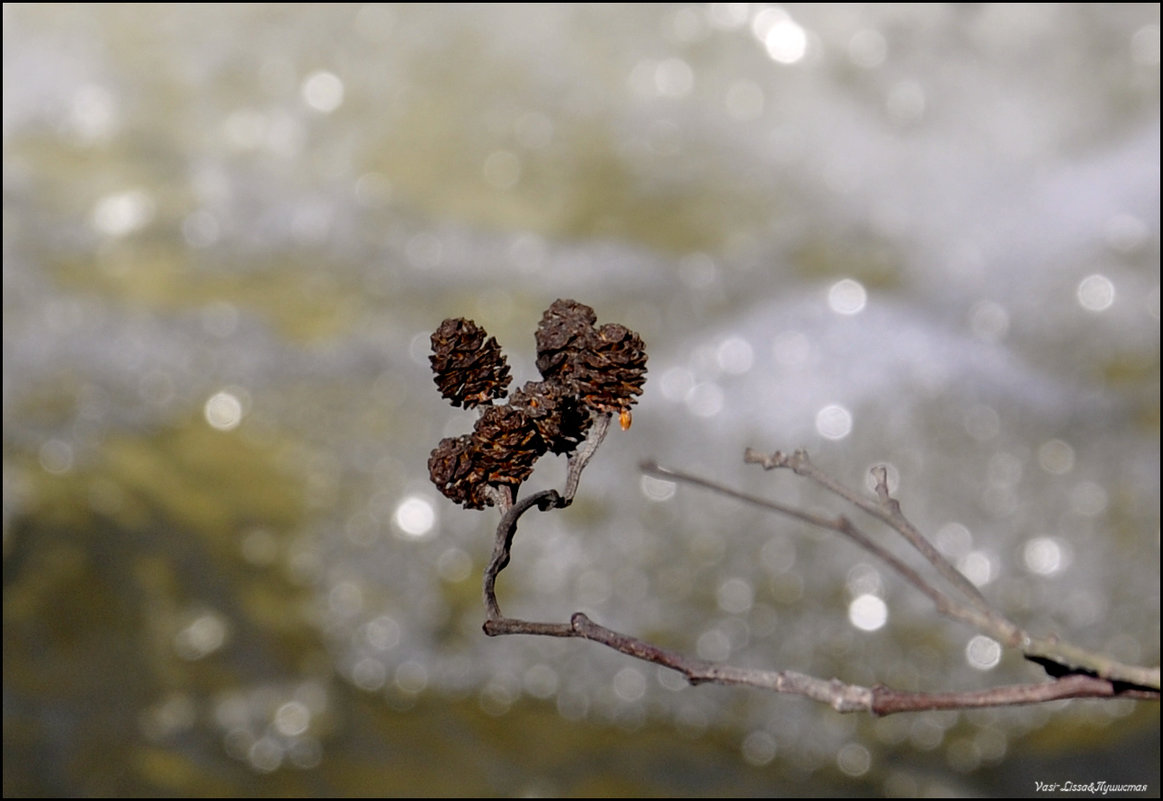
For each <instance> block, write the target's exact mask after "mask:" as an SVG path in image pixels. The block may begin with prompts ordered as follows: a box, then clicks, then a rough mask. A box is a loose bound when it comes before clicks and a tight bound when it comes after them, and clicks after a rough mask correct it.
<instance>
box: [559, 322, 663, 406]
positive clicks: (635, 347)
mask: <svg viewBox="0 0 1163 801" xmlns="http://www.w3.org/2000/svg"><path fill="white" fill-rule="evenodd" d="M645 347H646V346H645V345H644V344H643V343H642V337H640V336H638V334H636V333H634V332H633V331H631V330H630V329H629V328H627V327H626V326H624V325H619V324H618V323H606V324H605V325H603V326H602V327H601V328H599V329H598V330H597V333H596V335H595V336H594V337H593V339H592V340H591V341H590V348H589V349H588V350H586V351H584V352H582V353H581V354H580V355H579V357H578V359H577V362H576V366H575V371H574V380H575V381H576V382H577V387H578V392H579V394H580V396H581V401H582V403H584V404H585V405H586V406H588V407H590V408H591V409H594V410H595V411H598V412H609V413H613V414H621V413H623V412H628V411H629V410H630V407H631V406H633V405H634V404H635V403H637V402H638V399H637V397H636V396H637V395H641V394H642V385H643V384H645V383H646V350H645Z"/></svg>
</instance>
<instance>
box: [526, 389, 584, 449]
mask: <svg viewBox="0 0 1163 801" xmlns="http://www.w3.org/2000/svg"><path fill="white" fill-rule="evenodd" d="M509 403H510V404H512V405H513V406H514V407H515V408H517V409H520V410H521V411H522V412H524V413H525V416H526V417H527V418H528V419H529V421H530V422H532V423H533V425H534V426H535V427H536V428H537V433H538V434H540V435H541V439H542V440H544V441H545V444H546V446H547V447H548V448H549V450H550V451H552V452H553V453H570V452H572V451H573V450H575V449H576V448H577V446H578V444H579V443H580V442H581V441H582V440H583V439H585V435H586V431H588V430H589V427H590V425H591V424H592V423H593V418H592V417H590V413H589V410H588V409H586V408H585V407H583V406H582V405H581V404H580V403H579V402H578V399H577V397H576V396H575V395H574V394H573V393H572V392H571V391H569V390H568V389H566V387H565V386H563V385H562V384H561V383H560V382H558V381H530V382H529V383H527V384H526V385H525V386H523V387H522V388H521V389H519V390H517V391H516V392H514V393H513V395H512V397H510V399H509Z"/></svg>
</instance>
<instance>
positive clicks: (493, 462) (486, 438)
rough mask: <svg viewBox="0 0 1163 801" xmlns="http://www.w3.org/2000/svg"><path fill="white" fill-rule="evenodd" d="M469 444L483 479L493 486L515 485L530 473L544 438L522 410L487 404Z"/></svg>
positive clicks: (514, 490) (541, 451) (543, 444)
mask: <svg viewBox="0 0 1163 801" xmlns="http://www.w3.org/2000/svg"><path fill="white" fill-rule="evenodd" d="M472 444H473V447H474V448H475V449H476V451H477V453H478V459H479V462H478V463H479V464H480V466H481V468H482V469H483V471H484V480H485V483H487V484H492V485H494V486H498V487H499V486H504V485H508V486H510V487H512V488H513V495H514V496H516V494H517V487H519V486H520V485H521V482H522V481H524V480H525V479H527V478H529V474H530V473H532V472H533V463H534V462H536V461H537V459H538V457H540V456H541V455H542V454H543V453H545V449H546V446H545V440H543V439H542V438H541V435H540V434H539V433H538V432H537V427H536V426H535V425H533V423H532V422H531V421H530V420H529V418H528V417H526V416H525V413H524V412H522V411H521V410H520V409H517V408H515V407H513V406H508V405H506V406H490V407H488V408H487V409H485V412H484V414H482V415H481V416H480V419H478V420H477V422H476V426H475V427H474V428H473V432H472Z"/></svg>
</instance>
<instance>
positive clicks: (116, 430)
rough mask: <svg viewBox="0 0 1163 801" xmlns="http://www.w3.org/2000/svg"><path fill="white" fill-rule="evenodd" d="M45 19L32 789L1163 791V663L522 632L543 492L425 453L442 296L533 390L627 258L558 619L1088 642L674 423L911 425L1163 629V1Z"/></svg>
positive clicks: (11, 308)
mask: <svg viewBox="0 0 1163 801" xmlns="http://www.w3.org/2000/svg"><path fill="white" fill-rule="evenodd" d="M3 13H4V18H3V21H4V56H3V64H4V76H3V81H4V98H3V108H4V114H3V131H4V138H3V141H4V219H3V224H4V236H3V239H4V262H3V304H4V305H3V310H4V311H3V332H4V345H3V422H4V427H3V442H4V449H3V459H4V462H3V464H4V471H3V543H4V603H3V609H4V767H3V771H4V792H5V795H17V794H29V795H63V796H77V795H114V794H125V795H131V796H137V795H155V794H161V795H189V794H243V795H284V794H289V795H316V794H318V795H322V794H341V795H369V794H371V795H413V794H419V795H436V794H444V795H448V794H468V795H545V794H548V795H591V794H592V795H620V794H641V795H679V794H689V795H729V794H734V795H739V794H742V795H781V794H808V795H867V794H875V795H884V794H887V795H904V796H907V795H921V794H979V795H982V794H985V795H988V794H1001V793H1005V794H1022V795H1024V794H1029V793H1032V792H1034V781H1035V780H1040V781H1046V782H1062V781H1068V780H1073V781H1106V782H1110V783H1122V782H1143V783H1147V784H1148V786H1149V793H1151V794H1157V793H1158V792H1159V760H1158V756H1159V711H1158V707H1157V706H1156V705H1151V704H1141V705H1136V704H1133V703H1125V702H1119V703H1103V702H1072V703H1059V704H1053V705H1046V706H1040V707H1035V708H1027V709H1008V710H986V711H979V712H973V713H956V712H948V713H940V714H920V715H907V716H895V717H890V718H886V719H883V720H872V719H869V718H867V717H863V716H841V715H839V714H836V713H834V712H832V711H831V710H830V709H828V708H826V707H823V706H821V705H818V704H814V703H811V702H808V701H806V700H804V699H800V698H792V697H785V696H776V695H769V694H765V693H760V692H756V691H748V690H744V689H730V688H717V687H698V688H691V687H686V686H685V685H684V684H683V682H682V681H681V680H679V679H677V678H676V676H675V675H674V674H669V673H667V672H666V671H660V670H656V669H655V668H653V667H651V666H648V665H645V664H642V663H636V662H633V661H631V660H629V659H627V658H625V657H622V656H620V655H618V654H615V653H613V652H610V651H607V650H606V649H603V648H600V647H598V646H595V645H592V644H588V643H584V642H578V641H550V640H539V639H535V638H517V637H513V638H500V639H498V640H490V639H488V638H486V637H485V636H484V635H483V634H482V633H481V631H480V624H481V621H482V619H483V618H482V604H481V599H480V583H479V582H480V578H479V577H480V572H481V570H482V568H483V566H484V562H485V560H486V558H487V556H488V553H489V550H490V547H491V532H492V529H493V527H494V526H495V524H496V519H495V514H494V513H493V512H492V511H491V510H490V511H488V512H472V511H466V510H462V509H460V508H458V507H455V506H453V505H452V504H451V503H450V502H448V501H446V500H445V499H444V498H442V497H441V496H440V495H439V493H437V492H436V491H435V490H434V488H433V487H432V486H431V485H430V484H429V483H428V482H427V471H426V467H425V462H426V459H427V455H428V452H429V450H430V449H431V448H432V447H433V446H434V445H435V444H436V442H437V441H439V439H440V438H441V437H443V436H450V435H455V434H459V433H463V432H466V431H468V430H469V429H470V427H471V425H472V413H470V412H466V411H465V410H460V409H453V408H451V407H449V406H448V405H447V404H445V403H444V402H443V401H442V400H441V399H440V397H439V395H438V394H437V392H436V389H435V386H434V384H433V383H432V380H431V376H430V374H429V372H428V368H427V354H428V335H429V333H430V332H431V331H432V330H433V329H434V328H435V327H436V325H437V324H438V323H439V322H440V320H441V319H442V318H444V317H450V316H462V315H463V316H466V317H470V318H473V319H475V320H476V322H477V323H479V324H481V325H483V326H484V327H485V328H487V329H488V331H489V332H490V333H491V334H493V335H495V336H496V337H497V338H498V339H499V340H500V342H501V343H502V345H503V346H504V347H505V349H506V352H507V353H508V356H509V361H510V364H511V365H512V366H513V370H514V373H515V375H516V381H515V383H514V386H519V385H520V384H522V383H524V381H526V380H531V379H533V378H535V377H536V371H535V369H534V367H533V330H534V328H535V326H536V323H537V320H538V319H539V317H540V314H541V312H542V310H543V309H544V308H545V307H547V306H548V305H549V303H550V302H551V301H553V300H554V299H555V298H557V297H567V298H568V297H572V298H576V299H578V300H580V301H582V302H584V303H587V304H589V305H591V306H593V307H594V308H595V309H596V310H597V313H598V317H599V321H600V322H621V323H623V324H625V325H628V326H629V327H631V328H633V329H635V330H637V331H639V332H640V333H641V334H642V336H643V338H644V339H645V340H646V342H647V347H648V352H649V354H650V361H649V370H650V372H649V376H648V381H647V384H646V393H645V395H644V397H643V399H642V401H641V403H640V405H639V406H638V407H637V408H636V410H635V421H634V425H633V428H632V429H631V430H630V431H628V432H622V431H619V430H615V431H613V432H611V435H610V436H609V437H608V439H607V440H606V443H605V444H604V445H603V447H602V449H601V450H600V451H599V453H598V455H597V457H596V459H595V461H594V462H593V463H592V465H591V467H590V468H589V470H588V471H587V473H586V475H585V477H584V479H583V482H582V487H581V491H580V493H579V497H578V499H577V501H576V502H575V504H574V505H573V506H572V507H571V508H570V509H568V510H565V511H561V512H556V513H554V514H551V515H549V514H547V515H533V516H530V517H528V518H526V520H525V522H524V525H523V527H522V530H521V532H520V534H519V536H518V539H517V543H516V549H515V557H514V562H513V564H512V566H511V567H510V568H509V569H508V570H507V571H506V572H505V573H504V574H503V575H502V577H501V580H500V590H501V600H502V603H503V604H504V606H505V608H506V611H508V612H509V613H511V614H514V615H518V616H522V617H526V618H532V619H540V620H565V619H568V616H569V614H570V613H571V612H572V611H575V610H584V611H586V612H587V613H588V614H590V615H591V616H592V617H594V618H595V619H596V620H598V621H600V622H603V623H605V624H607V625H610V626H613V627H615V628H618V629H620V630H623V631H626V632H630V633H634V634H638V635H640V636H644V637H647V638H650V639H653V640H655V641H657V642H659V643H661V644H665V645H669V646H672V647H675V648H679V649H682V650H684V651H688V652H690V653H692V654H697V655H699V656H702V657H704V658H708V659H716V660H726V661H729V662H731V663H733V664H740V665H747V666H755V667H767V668H786V669H792V670H799V671H803V672H808V673H812V674H814V675H818V676H821V677H824V678H828V677H831V676H836V677H838V678H840V679H843V680H845V681H851V682H857V683H864V684H872V683H875V682H884V683H886V684H890V685H893V686H898V687H901V688H911V689H934V690H937V689H974V688H980V687H985V686H992V685H997V684H1003V683H1010V682H1026V681H1036V680H1038V678H1039V676H1040V670H1039V669H1038V668H1036V667H1035V666H1033V665H1030V664H1028V663H1025V662H1023V661H1022V660H1021V659H1020V658H1019V657H1017V656H1016V655H1014V654H1012V653H1001V654H998V653H997V652H996V651H995V650H994V649H991V648H990V647H989V643H988V642H982V641H981V640H977V639H975V634H976V633H975V632H973V631H971V630H968V629H967V628H965V627H962V626H959V625H956V624H952V623H949V622H946V621H943V620H941V619H939V618H938V617H937V616H936V615H935V614H934V613H933V610H932V609H931V608H930V607H929V606H928V605H927V603H926V602H925V601H924V599H923V598H921V597H920V596H919V594H918V593H916V592H915V591H913V590H911V589H910V588H908V587H906V586H904V585H903V584H902V583H901V582H900V581H899V580H898V579H897V578H896V577H895V576H894V575H892V574H890V573H889V572H887V571H886V570H885V569H884V568H883V566H882V565H879V564H876V563H874V562H872V561H871V559H870V558H869V557H868V556H867V555H866V554H864V553H862V552H860V551H858V550H857V549H855V548H854V547H853V546H851V545H850V544H848V543H845V542H840V541H837V540H835V539H834V538H831V537H829V536H826V535H824V534H822V533H819V532H812V531H810V530H808V529H806V528H805V527H803V526H801V525H798V524H793V523H791V522H789V521H786V520H781V519H777V518H772V517H770V516H766V515H763V514H761V513H759V512H756V511H754V510H751V509H747V508H742V507H741V506H740V505H739V504H738V503H735V502H732V501H730V500H728V499H724V498H718V497H714V496H711V495H708V494H706V493H704V492H702V491H701V490H696V489H693V488H689V487H683V486H678V487H676V486H674V485H671V484H669V483H666V482H661V481H657V480H654V479H649V478H645V477H643V476H642V475H641V473H640V472H639V470H638V467H637V465H638V462H639V461H640V460H642V459H644V458H655V459H658V460H660V461H661V462H663V463H664V464H667V465H670V466H673V467H677V468H682V469H685V470H689V471H691V472H696V473H699V474H702V475H706V476H708V477H713V478H716V479H718V480H720V481H722V482H724V483H727V484H730V485H731V486H735V487H739V488H743V489H746V490H748V491H752V492H757V493H762V494H765V495H767V496H768V497H772V498H779V499H782V500H785V501H790V502H795V503H799V504H802V505H805V506H809V507H812V508H820V509H827V510H829V511H831V512H832V513H840V512H843V511H850V510H844V509H842V508H841V507H839V506H838V505H837V504H836V503H835V502H834V501H832V500H830V499H828V498H825V497H823V496H821V495H819V494H818V493H815V492H812V491H811V490H810V488H807V487H805V486H803V485H802V484H801V483H800V482H798V481H797V480H796V479H795V478H794V477H792V476H787V475H780V474H768V473H763V472H762V471H760V470H758V469H757V468H755V467H746V466H744V465H743V464H742V460H741V455H742V452H743V449H744V448H745V447H747V446H751V447H755V448H759V449H762V450H774V449H776V448H781V449H792V448H796V447H806V448H807V449H808V450H809V451H810V452H811V453H812V454H813V457H814V459H815V461H816V462H817V463H818V464H820V465H821V466H823V467H825V468H827V469H828V470H830V471H831V472H832V473H833V474H835V475H836V476H837V477H839V478H840V479H841V480H842V481H844V482H846V483H848V484H850V485H853V486H857V487H859V486H862V485H865V484H866V476H867V474H868V468H869V467H870V466H872V465H874V464H879V463H887V464H888V465H889V466H890V471H891V475H892V479H893V485H894V487H896V488H897V491H898V494H899V497H900V498H901V501H902V503H903V505H904V509H905V511H906V513H908V514H909V515H910V516H911V518H912V519H913V521H914V522H915V523H916V524H917V525H918V526H919V527H920V528H921V529H922V530H924V531H925V532H926V533H927V534H928V535H929V536H930V537H931V538H932V539H933V540H934V541H935V542H936V544H937V545H938V547H940V548H941V549H942V550H943V551H944V552H945V553H947V554H948V555H949V556H950V558H951V559H953V560H954V561H955V562H956V563H957V564H958V565H959V566H961V568H962V569H963V570H964V571H965V572H966V573H967V574H968V575H970V576H971V577H972V578H973V579H974V581H976V582H977V583H978V584H979V585H981V587H982V589H983V591H984V592H985V593H986V594H987V596H989V597H990V598H991V599H993V600H994V601H996V602H997V603H998V604H999V606H1001V607H1002V608H1003V609H1004V610H1005V611H1006V612H1007V613H1008V614H1010V615H1012V616H1013V617H1015V618H1016V619H1017V620H1019V621H1020V622H1021V623H1023V624H1024V625H1026V626H1027V627H1029V628H1030V629H1032V630H1035V631H1038V632H1051V631H1056V632H1059V633H1060V634H1062V635H1063V636H1066V637H1067V638H1069V639H1071V640H1074V641H1076V642H1078V643H1079V644H1081V645H1084V646H1088V647H1092V648H1095V649H1101V650H1103V651H1106V652H1110V653H1112V654H1115V655H1117V656H1118V657H1120V658H1122V659H1124V660H1126V661H1129V662H1133V663H1141V664H1152V665H1155V664H1158V662H1159V557H1160V555H1159V503H1160V499H1159V468H1160V466H1159V306H1160V303H1159V213H1160V209H1159V49H1160V47H1159V7H1158V5H1156V4H1123V5H1118V4H1115V5H1111V4H1103V5H1085V4H1082V5H1076V4H1070V5H1061V6H1058V5H1046V6H1043V5H1037V6H1034V5H1009V4H1006V5H977V4H973V5H968V4H967V5H946V4H925V5H895V4H880V5H867V6H864V5H835V6H833V5H828V4H813V5H803V6H800V5H795V4H792V5H787V6H776V5H768V4H747V3H730V4H727V3H722V4H709V5H686V4H675V5H671V4H650V5H646V4H633V5H537V4H521V5H475V6H474V5H459V4H458V5H405V6H394V5H386V6H385V5H327V6H321V5H319V6H280V5H240V6H226V5H215V6H179V5H161V6H157V5H153V6H151V5H144V6H143V5H132V6H129V5H101V6H81V5H12V4H6V5H5V6H4V12H3ZM542 461H543V464H542V465H540V466H539V467H538V469H537V471H536V472H535V473H534V475H533V477H532V479H531V480H530V482H529V485H528V486H529V487H531V488H534V489H536V488H542V487H547V486H555V485H560V482H561V480H562V478H563V476H564V469H563V466H562V465H561V464H560V463H555V462H554V460H553V458H552V457H548V458H546V459H544V460H542ZM877 536H878V537H879V536H883V537H884V541H886V542H892V539H891V537H890V536H889V535H888V533H887V532H880V531H879V530H878V532H877ZM898 550H901V549H898ZM869 609H871V610H873V611H874V612H875V611H876V610H881V609H883V610H885V612H886V614H885V615H884V616H881V617H880V618H879V619H877V615H875V614H873V615H872V616H871V619H870V617H869V616H868V615H867V611H868V610H869Z"/></svg>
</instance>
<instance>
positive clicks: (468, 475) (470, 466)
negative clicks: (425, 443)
mask: <svg viewBox="0 0 1163 801" xmlns="http://www.w3.org/2000/svg"><path fill="white" fill-rule="evenodd" d="M428 477H429V478H430V479H431V480H432V483H433V484H435V485H436V488H437V489H438V490H440V492H441V493H442V494H443V495H444V497H446V498H448V499H449V500H450V501H453V502H454V503H460V504H464V505H465V506H466V507H468V508H469V509H484V508H485V499H484V498H483V497H482V496H481V495H480V489H481V487H482V486H483V484H484V478H485V473H484V470H483V469H482V468H481V465H480V464H479V454H478V453H477V451H476V447H475V445H474V444H473V441H472V437H471V436H470V435H468V434H465V435H464V436H461V437H445V438H444V439H442V440H440V444H439V445H437V446H436V447H435V448H433V449H432V453H431V455H429V457H428Z"/></svg>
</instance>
